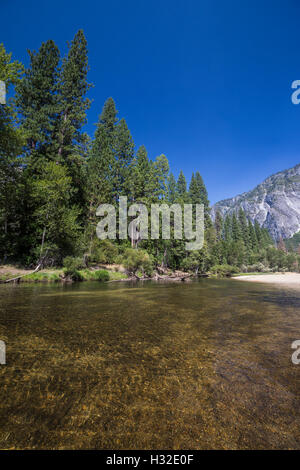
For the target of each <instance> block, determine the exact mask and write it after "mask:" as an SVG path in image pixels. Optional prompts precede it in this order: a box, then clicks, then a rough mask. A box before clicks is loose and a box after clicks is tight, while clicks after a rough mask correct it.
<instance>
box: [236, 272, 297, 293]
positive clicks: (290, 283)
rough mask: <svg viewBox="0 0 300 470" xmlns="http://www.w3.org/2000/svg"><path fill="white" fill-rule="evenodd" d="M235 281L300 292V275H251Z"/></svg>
mask: <svg viewBox="0 0 300 470" xmlns="http://www.w3.org/2000/svg"><path fill="white" fill-rule="evenodd" d="M233 279H236V280H238V281H248V282H249V281H250V282H261V283H266V284H273V285H276V286H279V287H280V286H282V287H291V288H296V289H299V290H300V273H274V274H259V275H251V274H249V276H247V275H246V276H236V277H234V278H233Z"/></svg>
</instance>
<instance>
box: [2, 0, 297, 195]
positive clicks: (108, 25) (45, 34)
mask: <svg viewBox="0 0 300 470" xmlns="http://www.w3.org/2000/svg"><path fill="white" fill-rule="evenodd" d="M0 18H1V30H0V42H3V43H4V45H5V47H6V49H7V50H8V51H11V52H12V53H13V57H14V58H17V59H19V60H21V61H23V62H24V63H25V64H26V65H27V64H28V55H27V52H26V50H27V49H38V48H39V46H40V44H41V42H42V41H45V40H47V39H53V40H54V41H55V42H56V43H57V44H58V46H59V48H60V50H61V52H62V53H63V54H64V53H65V52H66V42H67V40H71V39H72V38H73V36H74V34H75V33H76V31H77V30H78V29H79V28H82V29H84V31H85V34H86V37H87V40H88V46H89V62H90V68H91V70H90V73H89V80H90V81H91V82H93V83H94V85H95V87H94V88H93V89H92V90H91V92H90V94H89V96H90V98H91V99H93V103H92V107H91V109H90V111H89V113H88V125H87V131H88V132H89V133H91V134H92V133H93V132H94V123H95V122H96V121H97V118H98V115H99V114H100V112H101V109H102V106H103V103H104V101H105V99H106V98H107V97H109V96H112V97H113V98H114V99H115V101H116V103H117V108H118V110H119V112H120V116H121V117H125V119H126V121H127V123H128V126H129V128H130V130H131V132H132V134H133V137H134V140H135V143H136V146H139V145H141V144H145V146H146V147H147V149H148V152H149V156H150V158H155V156H156V155H159V154H161V153H164V154H165V155H166V156H167V157H168V158H169V161H170V166H171V169H172V170H173V172H174V174H175V176H176V177H177V176H178V173H179V171H180V169H182V170H183V171H184V173H185V175H186V177H187V179H189V178H190V176H191V173H192V172H193V171H196V170H199V171H200V173H201V174H202V175H203V178H204V181H205V183H206V185H207V188H208V191H209V197H210V200H211V201H212V202H216V201H217V200H220V199H224V198H226V197H231V196H235V195H236V194H238V193H241V192H244V191H247V190H249V189H251V188H252V187H254V186H255V185H256V184H257V183H259V182H261V181H262V180H263V179H264V178H265V177H267V176H269V175H270V174H272V173H274V172H277V171H280V170H283V169H285V168H288V167H291V166H293V165H295V164H297V163H300V152H299V148H300V105H299V106H295V105H293V104H292V103H291V99H290V96H291V83H292V81H293V80H296V79H300V57H299V56H300V52H299V51H300V49H299V44H300V40H299V36H300V28H299V18H300V2H299V0H242V1H241V0H184V1H182V0H148V1H145V0H114V1H102V0H98V1H96V0H94V1H91V0H85V1H78V0H72V1H70V0H59V1H58V0H51V1H45V0H43V1H42V2H41V1H37V0H27V1H26V2H25V1H24V0H0Z"/></svg>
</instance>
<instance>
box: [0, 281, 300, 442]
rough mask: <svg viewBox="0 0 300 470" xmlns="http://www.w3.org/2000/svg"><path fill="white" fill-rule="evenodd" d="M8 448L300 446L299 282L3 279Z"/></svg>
mask: <svg viewBox="0 0 300 470" xmlns="http://www.w3.org/2000/svg"><path fill="white" fill-rule="evenodd" d="M0 339H1V340H4V341H5V343H6V349H7V350H6V362H7V363H6V365H0V448H2V449H3V448H4V449H12V448H13V449H300V424H299V423H300V400H299V393H300V392H299V390H300V364H299V365H295V364H293V363H292V360H291V356H292V353H293V352H294V351H293V349H291V344H292V342H293V341H295V340H297V339H300V292H298V291H296V290H293V289H288V288H278V287H276V288H274V287H272V286H271V285H266V284H256V283H250V282H246V281H245V282H237V281H235V280H217V279H203V280H199V281H196V282H190V283H187V284H185V283H170V284H169V283H159V282H156V283H155V282H151V281H148V282H144V283H142V282H140V283H133V284H130V283H113V284H108V285H105V284H101V283H97V282H86V283H82V284H80V283H78V284H73V285H61V284H57V285H56V284H55V285H41V284H36V285H35V284H34V285H31V284H30V285H1V286H0Z"/></svg>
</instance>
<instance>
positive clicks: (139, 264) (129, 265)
mask: <svg viewBox="0 0 300 470" xmlns="http://www.w3.org/2000/svg"><path fill="white" fill-rule="evenodd" d="M123 264H124V266H125V268H126V270H127V272H128V273H129V274H134V275H136V273H137V272H138V271H141V272H142V273H145V274H147V276H151V274H152V270H153V265H152V259H151V258H150V256H149V254H148V253H147V251H145V250H139V249H134V248H127V249H126V250H125V252H124V255H123Z"/></svg>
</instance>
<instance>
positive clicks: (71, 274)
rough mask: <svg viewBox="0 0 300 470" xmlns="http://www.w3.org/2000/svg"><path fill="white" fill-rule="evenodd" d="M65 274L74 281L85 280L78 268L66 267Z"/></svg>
mask: <svg viewBox="0 0 300 470" xmlns="http://www.w3.org/2000/svg"><path fill="white" fill-rule="evenodd" d="M64 275H65V277H68V278H70V279H72V281H77V282H79V281H83V277H82V275H81V274H80V272H79V271H78V270H77V269H74V270H70V269H64Z"/></svg>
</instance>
